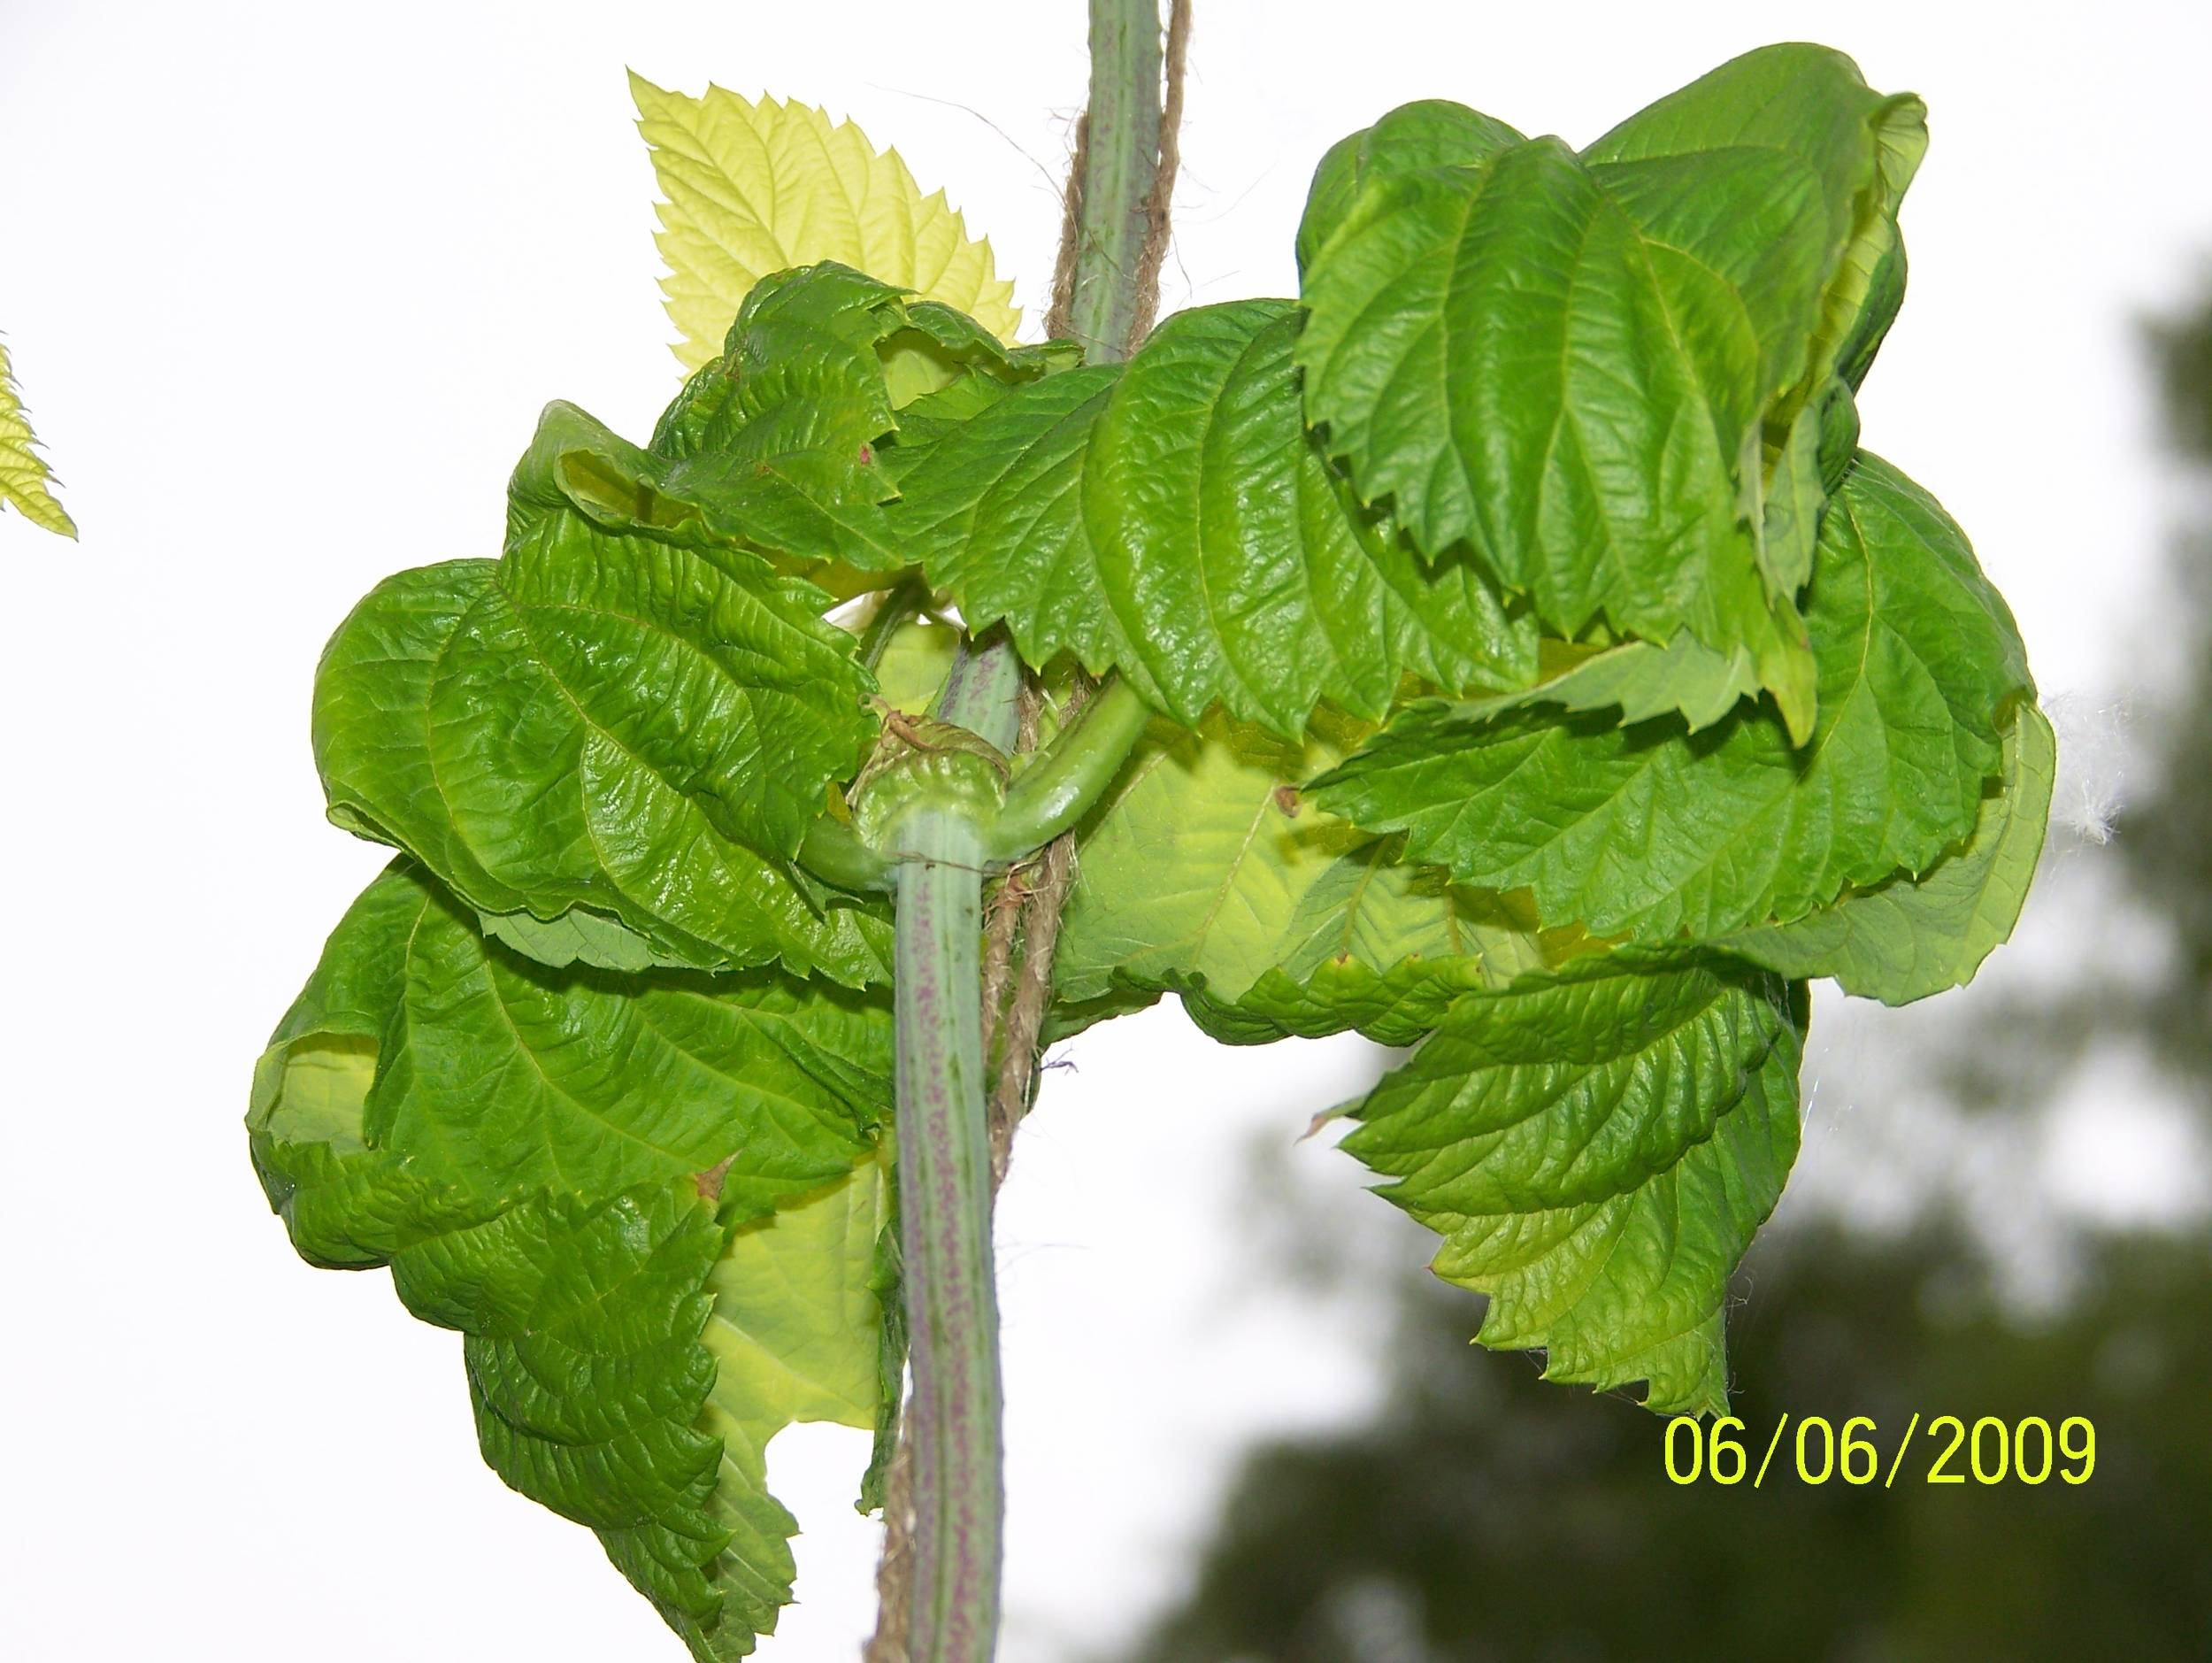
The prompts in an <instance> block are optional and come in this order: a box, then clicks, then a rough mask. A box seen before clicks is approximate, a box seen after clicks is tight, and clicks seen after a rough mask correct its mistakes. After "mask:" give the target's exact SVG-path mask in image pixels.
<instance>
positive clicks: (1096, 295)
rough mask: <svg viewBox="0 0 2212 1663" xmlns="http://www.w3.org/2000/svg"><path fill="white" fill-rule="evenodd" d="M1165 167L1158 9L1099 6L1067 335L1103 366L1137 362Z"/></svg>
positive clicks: (1128, 1)
mask: <svg viewBox="0 0 2212 1663" xmlns="http://www.w3.org/2000/svg"><path fill="white" fill-rule="evenodd" d="M1159 158H1160V10H1159V6H1158V4H1157V0H1091V100H1090V105H1089V108H1088V110H1087V112H1086V114H1085V116H1084V139H1083V150H1082V155H1081V157H1080V158H1079V166H1080V169H1081V172H1080V174H1079V177H1078V178H1077V179H1076V181H1074V183H1075V187H1076V194H1075V200H1076V202H1077V203H1078V204H1079V210H1078V212H1077V216H1076V217H1077V224H1076V226H1075V227H1074V229H1075V235H1076V244H1075V264H1074V275H1073V281H1072V283H1071V288H1070V290H1069V305H1068V327H1069V331H1070V333H1071V335H1072V336H1073V337H1074V339H1075V340H1077V341H1079V342H1080V343H1082V346H1083V350H1084V354H1085V356H1086V357H1087V358H1089V359H1090V360H1091V361H1092V362H1094V363H1098V362H1102V361H1105V360H1108V359H1118V358H1126V357H1127V356H1128V355H1129V336H1130V335H1131V333H1132V330H1133V327H1134V325H1135V322H1136V319H1137V312H1138V304H1139V303H1138V297H1137V296H1138V281H1137V273H1138V271H1139V269H1140V267H1141V265H1142V263H1143V253H1144V245H1145V240H1146V238H1147V236H1148V235H1149V232H1150V228H1151V216H1150V213H1149V212H1148V209H1149V205H1150V203H1151V200H1152V186H1153V180H1154V177H1155V175H1156V173H1157V171H1158V167H1159Z"/></svg>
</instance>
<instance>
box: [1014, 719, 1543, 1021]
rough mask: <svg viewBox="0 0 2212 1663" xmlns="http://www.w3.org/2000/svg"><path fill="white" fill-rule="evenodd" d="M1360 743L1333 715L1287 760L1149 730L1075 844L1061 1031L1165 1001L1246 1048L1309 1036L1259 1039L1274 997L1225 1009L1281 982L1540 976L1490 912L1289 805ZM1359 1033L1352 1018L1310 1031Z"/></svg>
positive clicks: (1258, 746)
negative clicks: (1488, 973) (1132, 1003)
mask: <svg viewBox="0 0 2212 1663" xmlns="http://www.w3.org/2000/svg"><path fill="white" fill-rule="evenodd" d="M1364 731H1365V729H1364V728H1362V727H1360V726H1358V725H1356V724H1353V723H1350V722H1348V721H1346V720H1344V719H1342V718H1341V717H1338V716H1335V715H1333V714H1332V713H1330V712H1323V714H1322V715H1321V717H1320V718H1318V719H1317V721H1316V723H1315V727H1314V731H1313V732H1312V734H1310V735H1309V736H1308V737H1307V739H1306V740H1305V741H1304V742H1303V743H1301V744H1295V745H1294V744H1288V743H1285V742H1283V741H1282V740H1280V739H1278V738H1275V737H1273V736H1272V735H1269V734H1267V733H1265V732H1263V730H1261V729H1259V728H1252V727H1248V726H1244V725H1241V724H1238V723H1233V722H1229V721H1226V720H1222V719H1220V718H1214V719H1211V720H1209V721H1207V722H1206V723H1205V725H1204V726H1203V727H1202V728H1201V729H1199V730H1198V731H1197V732H1195V733H1192V732H1186V731H1183V730H1180V729H1177V728H1171V727H1170V726H1169V725H1168V724H1166V723H1165V722H1159V723H1156V724H1155V725H1154V727H1153V728H1152V730H1151V732H1150V733H1149V734H1148V735H1147V736H1146V738H1145V739H1144V740H1143V741H1142V742H1141V743H1140V744H1139V746H1138V749H1137V751H1136V754H1135V756H1134V758H1133V759H1132V761H1131V763H1130V766H1129V767H1128V768H1127V769H1126V770H1125V772H1124V774H1123V775H1122V777H1121V778H1120V780H1119V781H1117V783H1116V785H1115V787H1114V789H1113V790H1112V792H1111V793H1110V796H1109V797H1108V798H1107V799H1106V801H1105V802H1103V803H1102V804H1101V805H1100V806H1099V807H1098V808H1097V809H1096V810H1095V811H1094V812H1093V814H1092V816H1091V818H1090V819H1089V820H1087V821H1086V822H1085V823H1084V825H1083V826H1082V827H1081V828H1079V834H1078V835H1079V850H1080V861H1081V872H1082V878H1081V882H1079V883H1078V884H1077V886H1076V888H1075V890H1074V893H1073V895H1072V897H1071V899H1070V901H1069V903H1068V910H1067V914H1066V917H1065V920H1064V922H1063V924H1062V928H1061V936H1060V943H1059V949H1058V952H1057V954H1056V958H1055V960H1054V987H1055V997H1056V1002H1057V1004H1058V1005H1059V1006H1060V1008H1061V1026H1060V1028H1058V1030H1057V1031H1059V1032H1062V1033H1065V1032H1067V1031H1070V1030H1071V1028H1074V1027H1079V1026H1081V1025H1082V1022H1083V1020H1084V1019H1085V1018H1086V1017H1089V1018H1091V1019H1095V1018H1096V1017H1098V1016H1102V1015H1112V1014H1118V1012H1120V1011H1121V1010H1124V1009H1126V1008H1128V999H1129V996H1130V995H1131V994H1132V992H1133V991H1135V992H1156V991H1158V990H1161V989H1174V990H1176V991H1178V992H1179V993H1181V994H1183V996H1184V998H1185V1003H1186V1004H1187V1005H1189V1006H1190V1007H1191V1010H1192V1014H1193V1015H1194V1017H1195V1018H1196V1019H1197V1020H1199V1021H1200V1022H1201V1023H1202V1025H1204V1026H1206V1027H1208V1028H1209V1029H1210V1031H1214V1032H1216V1033H1217V1035H1218V1036H1222V1037H1229V1038H1233V1039H1235V1040H1237V1041H1238V1042H1240V1043H1252V1042H1254V1041H1257V1040H1263V1039H1272V1038H1277V1037H1279V1036H1281V1034H1282V1033H1284V1032H1292V1031H1304V1030H1302V1029H1301V1028H1295V1027H1284V1026H1276V1027H1275V1028H1273V1030H1272V1031H1268V1030H1269V1025H1270V1024H1271V1023H1281V1022H1284V1021H1287V1020H1288V1019H1287V1018H1286V1017H1282V1016H1279V1014H1278V1013H1277V1011H1276V1005H1278V1004H1279V1003H1281V1002H1282V1000H1283V998H1284V997H1286V996H1283V995H1275V996H1272V997H1271V998H1270V999H1269V1000H1268V1002H1267V1003H1265V1004H1263V1005H1256V1006H1255V1007H1254V1008H1253V1009H1251V1010H1248V1011H1246V1010H1239V1009H1232V1008H1231V1007H1238V1006H1240V1005H1242V1004H1243V1002H1244V1001H1246V1000H1247V998H1248V996H1249V995H1251V994H1252V992H1253V990H1254V989H1256V988H1257V987H1263V986H1267V985H1271V984H1272V983H1273V982H1274V981H1275V980H1276V979H1277V978H1287V979H1288V981H1289V982H1291V983H1293V984H1297V983H1302V982H1305V981H1306V980H1307V979H1308V978H1310V977H1312V976H1314V975H1316V974H1319V973H1322V972H1323V971H1324V969H1325V966H1335V965H1340V964H1353V965H1358V966H1364V967H1366V968H1369V969H1371V970H1374V971H1377V972H1386V971H1392V970H1393V969H1394V967H1396V966H1401V965H1402V964H1404V963H1405V962H1406V961H1408V960H1420V961H1430V960H1434V961H1438V962H1440V963H1444V964H1448V966H1450V968H1449V969H1448V971H1446V972H1444V973H1443V974H1447V975H1448V976H1452V977H1464V976H1469V975H1476V974H1481V966H1482V965H1483V964H1484V963H1485V962H1486V961H1494V962H1496V963H1498V964H1501V965H1507V966H1510V967H1512V968H1516V969H1517V968H1519V967H1522V966H1523V965H1524V964H1525V963H1527V962H1532V961H1531V960H1529V959H1526V958H1525V956H1524V955H1525V953H1526V951H1527V947H1526V943H1525V941H1524V940H1523V938H1522V935H1521V933H1520V932H1519V930H1518V928H1517V922H1516V921H1515V920H1513V919H1512V918H1511V917H1510V916H1509V913H1508V912H1507V911H1506V909H1505V908H1504V906H1503V904H1502V903H1501V902H1499V901H1498V900H1497V898H1496V897H1486V896H1479V895H1474V894H1471V893H1469V892H1466V891H1463V890H1455V889H1452V888H1451V887H1450V886H1448V884H1447V883H1445V882H1444V881H1443V880H1442V877H1441V874H1438V873H1436V872H1434V871H1432V870H1430V871H1423V870H1419V869H1417V868H1414V867H1409V866H1400V865H1399V864H1397V862H1396V861H1395V859H1394V849H1393V847H1392V846H1391V844H1390V843H1388V842H1387V841H1386V840H1378V839H1374V838H1371V837H1369V836H1368V835H1366V834H1364V833H1363V832H1361V831H1359V830H1358V829H1357V828H1354V827H1352V826H1349V825H1348V824H1346V823H1345V822H1344V821H1343V820H1339V819H1337V818H1335V817H1334V816H1333V815H1330V814H1327V813H1325V812H1321V811H1320V810H1319V809H1317V808H1316V807H1315V806H1314V805H1312V804H1311V803H1310V802H1308V801H1307V800H1305V799H1304V798H1303V797H1302V796H1301V795H1300V794H1299V791H1298V789H1297V786H1296V781H1299V780H1300V779H1302V778H1304V777H1306V776H1307V775H1308V774H1312V773H1314V772H1316V771H1317V770H1318V769H1320V768H1323V767H1325V766H1327V765H1328V764H1329V763H1331V762H1333V761H1334V760H1335V759H1336V758H1339V757H1341V756H1342V755H1343V754H1344V753H1345V751H1347V750H1348V749H1349V748H1350V747H1351V746H1352V745H1354V744H1356V743H1358V741H1359V738H1360V736H1361V735H1362V734H1363V732H1364ZM1407 974H1410V973H1407ZM1309 997H1310V998H1311V999H1313V1000H1317V1001H1324V1002H1325V1001H1326V1000H1327V997H1328V995H1327V994H1326V993H1325V992H1317V993H1313V994H1311V995H1310V996H1309ZM1139 1002H1140V1003H1142V1002H1148V1001H1145V1000H1140V1001H1139ZM1094 1003H1095V1004H1096V1005H1097V1008H1096V1009H1095V1010H1093V1011H1088V1012H1086V1011H1083V1010H1082V1009H1081V1008H1080V1007H1084V1006H1087V1005H1094ZM1378 1020H1379V1019H1378ZM1358 1025H1361V1024H1360V1020H1359V1019H1358V1018H1356V1017H1348V1018H1347V1019H1346V1020H1340V1021H1337V1022H1336V1023H1335V1026H1334V1028H1328V1029H1325V1030H1318V1031H1331V1032H1333V1031H1336V1029H1338V1028H1346V1027H1351V1026H1358Z"/></svg>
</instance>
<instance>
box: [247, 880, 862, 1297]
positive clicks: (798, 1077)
mask: <svg viewBox="0 0 2212 1663" xmlns="http://www.w3.org/2000/svg"><path fill="white" fill-rule="evenodd" d="M891 1097H892V1088H891V1020H890V1015H889V1012H887V1010H886V1009H885V1008H884V1007H883V1006H882V1005H880V1004H879V1003H877V1002H875V1001H874V1000H872V999H869V998H866V997H863V996H859V995H855V994H849V993H845V992H842V991H840V990H838V989H833V988H829V987H826V986H823V985H821V984H818V983H807V982H799V981H796V980H795V979H793V978H791V977H789V976H787V975H782V974H777V973H775V972H772V971H755V972H751V973H748V974H737V975H728V976H721V977H712V978H710V977H705V976H700V975H695V974H658V975H654V976H649V977H625V976H617V975H611V974H606V973H603V972H596V971H575V970H570V971H558V970H553V969H549V968H548V967H547V966H543V965H541V964H538V963H536V962H534V960H531V959H524V958H522V957H521V956H519V955H518V954H516V953H513V952H511V951H508V950H506V949H505V948H503V947H502V946H500V945H498V944H497V943H494V942H490V941H488V940H486V939H485V937H484V936H483V935H481V934H480V932H479V930H478V928H477V926H476V922H475V920H474V919H472V917H471V916H470V915H469V914H468V912H467V911H466V909H465V908H464V907H462V906H461V905H459V904H458V903H457V902H456V901H455V900H454V899H453V898H452V897H450V896H449V895H448V894H447V893H446V892H445V891H444V890H443V889H441V888H440V887H439V886H438V885H437V884H435V883H434V882H431V881H430V880H429V879H428V878H427V877H426V875H425V874H423V873H422V872H421V870H420V869H419V867H417V866H414V865H413V864H412V863H411V862H410V861H406V860H399V861H396V862H394V863H393V865H392V866H389V867H388V868H387V869H386V871H385V872H384V874H382V875H381V876H380V877H379V878H378V879H377V881H376V882H374V883H373V884H372V885H371V886H370V888H369V889H368V890H367V891H366V892H365V894H364V895H363V896H362V897H361V898H360V899H359V900H358V901H357V902H356V903H355V905H354V906H353V907H352V909H351V910H350V911H349V912H347V914H346V916H345V918H344V920H342V922H341V923H340V925H339V927H338V928H337V930H336V931H335V932H334V934H333V935H332V936H331V939H330V942H329V943H328V944H327V946H326V948H325V949H324V952H323V958H322V961H321V963H320V964H319V966H317V969H316V973H315V975H314V977H313V978H312V979H311V981H310V982H309V983H308V986H307V989H306V990H305V991H304V992H303V993H302V995H301V997H300V998H299V1000H298V1002H297V1003H296V1005H294V1007H293V1009H292V1011H291V1012H289V1013H288V1015H287V1016H286V1018H285V1020H284V1021H283V1023H282V1024H280V1026H279V1028H278V1029H277V1032H276V1035H275V1036H274V1037H273V1039H272V1041H271V1043H270V1048H269V1050H268V1051H267V1052H266V1053H265V1057H264V1059H263V1062H262V1065H261V1068H260V1070H259V1071H258V1072H257V1077H256V1090H255V1103H254V1108H253V1113H252V1116H251V1117H250V1128H251V1130H252V1133H253V1141H254V1149H255V1159H256V1164H257V1166H258V1167H259V1168H260V1169H261V1172H262V1175H263V1180H264V1182H265V1185H267V1186H269V1187H270V1190H271V1194H272V1198H273V1200H276V1201H277V1202H278V1204H279V1207H280V1211H285V1212H286V1214H287V1220H288V1223H289V1224H290V1226H291V1228H292V1231H293V1236H294V1239H295V1242H296V1244H297V1245H298V1246H299V1248H300V1251H302V1252H303V1253H305V1254H307V1255H308V1256H309V1257H310V1258H312V1259H317V1260H319V1261H320V1262H326V1263H348V1264H357V1263H364V1262H371V1263H373V1262H375V1261H376V1260H378V1259H381V1258H383V1257H386V1256H388V1254H390V1253H391V1252H393V1251H397V1250H398V1249H399V1248H401V1247H403V1246H404V1245H405V1244H406V1243H408V1242H409V1241H411V1239H413V1238H414V1237H415V1236H418V1235H420V1234H422V1233H424V1232H425V1231H426V1230H427V1231H433V1232H434V1231H437V1230H442V1229H444V1228H449V1227H450V1225H451V1223H452V1221H453V1220H454V1219H456V1218H458V1217H468V1218H477V1219H480V1218H484V1217H488V1216H490V1215H492V1214H493V1213H496V1212H498V1211H500V1210H501V1209H503V1208H504V1207H506V1206H509V1205H513V1204H514V1203H515V1202H517V1201H518V1200H520V1199H522V1198H524V1197H529V1196H532V1195H535V1194H538V1193H541V1192H553V1193H562V1194H569V1195H572V1196H575V1197H580V1198H582V1199H584V1200H586V1201H594V1200H600V1199H603V1198H605V1197H608V1196H611V1195H613V1194H615V1193H617V1192H618V1191H620V1190H626V1189H629V1188H631V1187H633V1186H634V1185H637V1184H640V1183H646V1182H667V1181H670V1180H672V1179H674V1178H678V1177H682V1176H687V1175H689V1174H699V1173H704V1172H709V1171H711V1170H712V1169H714V1168H716V1167H718V1166H720V1164H721V1163H722V1162H723V1161H724V1160H726V1159H729V1158H730V1157H731V1156H732V1155H733V1154H736V1155H737V1156H739V1159H737V1160H736V1161H735V1162H734V1164H733V1165H732V1166H729V1168H728V1169H727V1170H726V1172H725V1173H724V1174H723V1175H722V1176H721V1178H720V1180H719V1183H720V1190H719V1193H720V1195H721V1197H722V1202H723V1211H724V1213H725V1214H726V1216H730V1217H753V1216H757V1215H759V1214H762V1213H766V1212H767V1211H769V1210H770V1209H772V1208H773V1207H775V1206H778V1205H783V1204H784V1203H785V1202H787V1201H788V1200H789V1199H790V1198H791V1197H795V1196H797V1195H800V1194H803V1193H805V1192H807V1191H810V1190H815V1189H818V1188H819V1187H820V1186H821V1185H823V1184H824V1183H826V1182H829V1181H830V1180H831V1179H833V1178H837V1177H841V1176H842V1175H843V1174H846V1173H848V1172H849V1171H850V1170H851V1169H852V1166H853V1163H854V1161H855V1160H856V1159H859V1157H860V1156H861V1155H862V1154H863V1153H864V1151H865V1150H866V1149H867V1148H868V1146H869V1143H870V1140H871V1138H872V1136H873V1132H874V1128H875V1127H876V1125H877V1124H878V1123H879V1121H880V1120H882V1118H883V1117H884V1116H885V1115H886V1114H887V1113H888V1110H889V1106H890V1103H891ZM333 1163H335V1164H333ZM418 1203H420V1204H422V1205H424V1206H426V1208H427V1210H426V1212H424V1213H422V1215H421V1216H417V1215H416V1213H414V1212H411V1211H409V1210H408V1209H410V1208H411V1207H413V1206H415V1205H417V1204H418Z"/></svg>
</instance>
